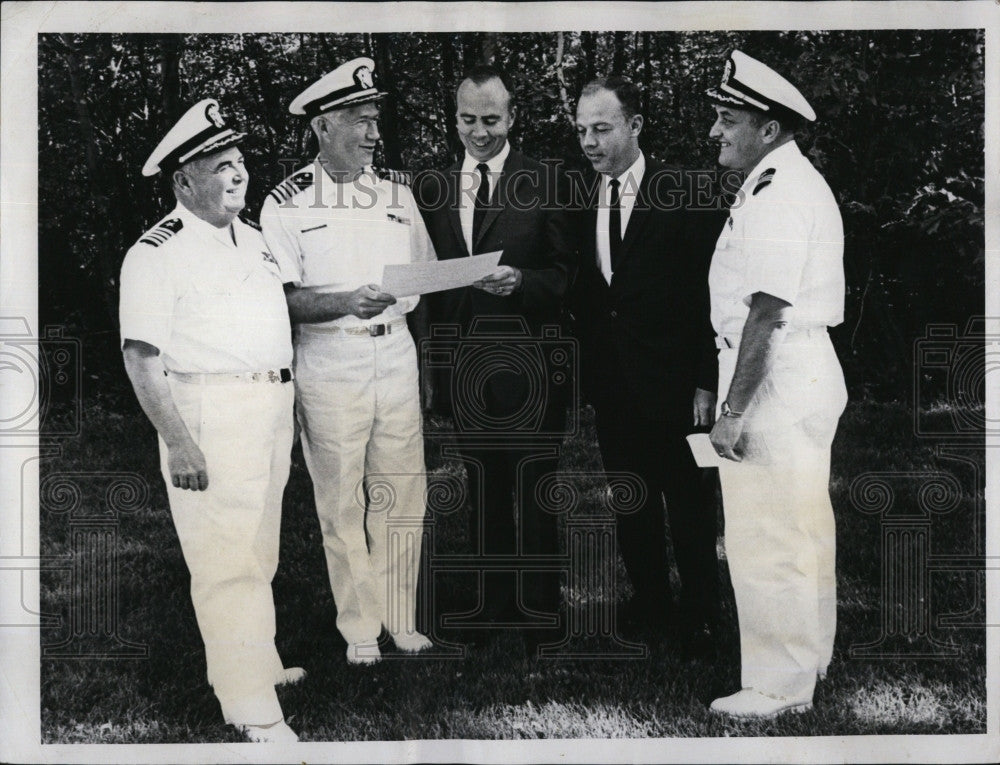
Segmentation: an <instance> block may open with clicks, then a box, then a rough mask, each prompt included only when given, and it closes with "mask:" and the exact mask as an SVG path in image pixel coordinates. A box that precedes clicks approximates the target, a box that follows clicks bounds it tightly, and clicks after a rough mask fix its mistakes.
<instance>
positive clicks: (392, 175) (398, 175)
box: [374, 167, 413, 186]
mask: <svg viewBox="0 0 1000 765" xmlns="http://www.w3.org/2000/svg"><path fill="white" fill-rule="evenodd" d="M374 170H375V175H377V176H378V177H379V178H380V179H381V180H383V181H390V182H392V183H398V184H400V185H402V186H409V185H410V184H411V183H412V182H413V177H412V174H411V173H409V172H407V171H406V170H392V169H390V168H388V167H376V168H374Z"/></svg>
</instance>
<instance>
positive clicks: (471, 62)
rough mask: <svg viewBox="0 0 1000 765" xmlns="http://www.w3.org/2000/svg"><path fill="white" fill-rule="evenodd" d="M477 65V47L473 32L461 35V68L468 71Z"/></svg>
mask: <svg viewBox="0 0 1000 765" xmlns="http://www.w3.org/2000/svg"><path fill="white" fill-rule="evenodd" d="M478 63H479V46H478V45H477V44H476V33H475V32H463V33H462V66H463V67H464V68H465V69H469V68H470V67H472V66H475V65H476V64H478Z"/></svg>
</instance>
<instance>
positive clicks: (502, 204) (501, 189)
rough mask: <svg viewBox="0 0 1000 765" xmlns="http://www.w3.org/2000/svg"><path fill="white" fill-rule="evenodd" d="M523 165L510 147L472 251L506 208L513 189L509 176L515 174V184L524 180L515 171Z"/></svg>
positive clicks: (519, 157)
mask: <svg viewBox="0 0 1000 765" xmlns="http://www.w3.org/2000/svg"><path fill="white" fill-rule="evenodd" d="M523 167H524V163H523V162H522V161H521V155H520V153H518V152H516V151H514V150H513V149H511V151H510V153H509V154H508V155H507V160H506V161H505V162H504V163H503V171H502V172H501V173H500V177H499V178H498V179H497V187H496V189H494V191H493V197H491V200H490V201H491V204H490V206H489V207H488V208H487V210H486V216H485V217H484V218H483V225H482V228H480V229H479V235H478V236H477V237H476V241H474V242H473V243H472V251H473V252H478V250H479V243H480V242H482V241H483V237H484V236H486V232H487V231H489V230H490V227H491V226H492V225H493V224H494V223H495V222H496V219H497V218H499V217H500V213H502V212H503V211H504V210H505V209H507V202H508V200H509V199H510V194H511V192H512V191H513V189H512V187H511V186H510V183H511V177H512V176H516V177H515V179H514V183H515V184H517V183H518V182H519V181H521V180H524V179H523V177H522V176H521V175H520V174H519V173H518V172H517V171H518V170H520V169H521V168H523Z"/></svg>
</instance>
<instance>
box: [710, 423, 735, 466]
mask: <svg viewBox="0 0 1000 765" xmlns="http://www.w3.org/2000/svg"><path fill="white" fill-rule="evenodd" d="M741 435H743V420H742V418H740V417H720V418H719V419H718V421H717V422H716V423H715V427H713V428H712V432H711V433H709V435H708V439H709V440H710V441H711V442H712V446H714V447H715V451H716V452H717V453H718V455H719V456H720V457H725V458H726V459H727V460H732V461H733V462H742V461H743V455H741V454H739V453H737V452H736V450H735V449H736V442H737V441H739V440H740V436H741Z"/></svg>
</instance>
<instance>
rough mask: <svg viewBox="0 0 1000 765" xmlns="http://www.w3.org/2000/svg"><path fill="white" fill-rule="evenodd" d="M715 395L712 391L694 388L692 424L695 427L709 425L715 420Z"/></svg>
mask: <svg viewBox="0 0 1000 765" xmlns="http://www.w3.org/2000/svg"><path fill="white" fill-rule="evenodd" d="M715 401H716V396H715V393H713V392H712V391H707V390H704V389H702V388H695V391H694V404H693V407H694V424H695V427H706V428H707V427H710V426H711V425H712V423H713V422H715Z"/></svg>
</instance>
